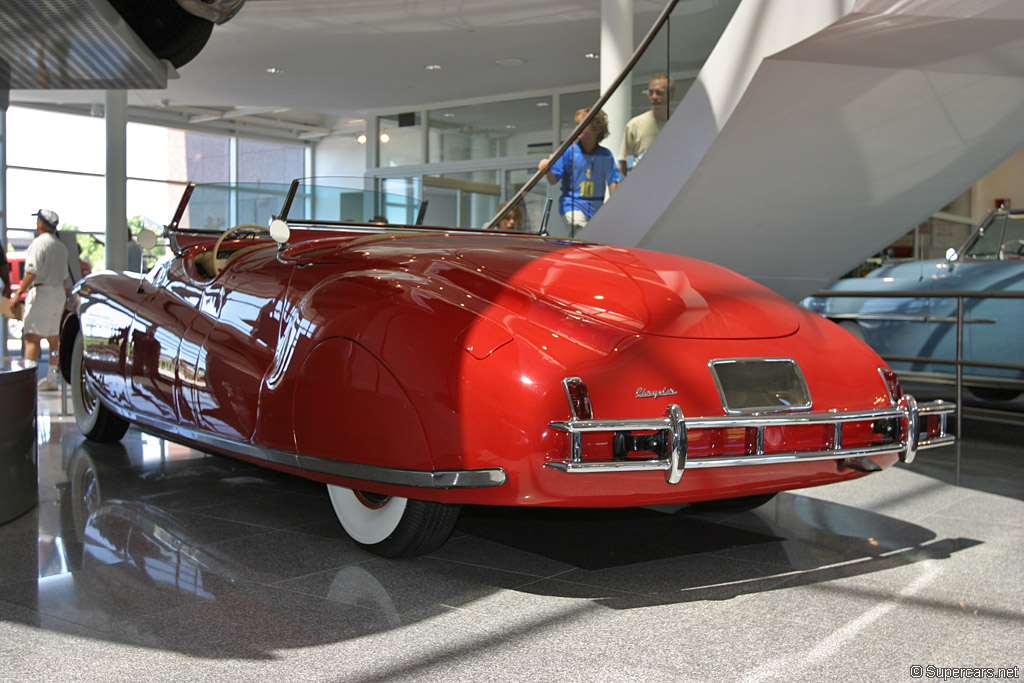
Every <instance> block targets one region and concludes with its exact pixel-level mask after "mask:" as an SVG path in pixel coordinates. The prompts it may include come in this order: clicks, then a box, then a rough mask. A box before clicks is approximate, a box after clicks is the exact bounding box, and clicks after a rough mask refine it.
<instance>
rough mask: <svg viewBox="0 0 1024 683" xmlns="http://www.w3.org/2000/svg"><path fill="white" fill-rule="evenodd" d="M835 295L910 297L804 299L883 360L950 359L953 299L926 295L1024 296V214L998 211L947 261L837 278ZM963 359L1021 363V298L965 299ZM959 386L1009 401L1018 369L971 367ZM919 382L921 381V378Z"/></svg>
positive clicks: (945, 373)
mask: <svg viewBox="0 0 1024 683" xmlns="http://www.w3.org/2000/svg"><path fill="white" fill-rule="evenodd" d="M826 289H831V290H836V291H844V290H845V291H872V292H875V291H877V292H880V293H881V292H884V293H898V292H907V293H908V294H909V293H911V292H913V293H916V294H917V295H916V296H915V295H911V296H908V297H897V298H882V297H878V298H861V297H824V296H815V297H809V298H807V299H804V301H803V304H804V306H806V307H807V308H808V309H810V310H812V311H815V312H817V313H820V314H821V315H823V316H825V317H827V318H829V319H831V320H833V321H835V322H837V323H839V324H840V325H842V326H843V327H845V328H847V329H848V330H850V331H851V332H853V333H854V334H856V335H858V336H860V337H861V338H862V339H864V340H865V341H866V342H867V343H868V344H869V345H870V346H872V347H873V348H874V349H875V350H876V351H877V352H878V353H880V354H881V355H882V356H884V357H887V358H889V357H893V356H915V357H925V358H932V359H954V358H955V357H956V314H957V300H956V298H953V297H943V298H928V297H926V296H923V295H921V293H922V292H928V291H938V290H943V291H952V290H957V291H970V292H984V291H990V292H992V291H994V292H1020V291H1022V290H1024V211H1009V210H1005V209H998V210H996V211H993V212H991V213H990V214H989V215H988V216H986V217H985V219H984V220H983V221H982V222H981V223H980V224H979V225H978V226H977V227H976V228H975V229H974V231H973V232H972V234H971V236H970V237H969V238H968V240H967V241H966V242H965V243H964V245H963V246H962V247H961V248H960V249H957V250H954V249H950V250H949V251H948V252H947V253H946V258H944V259H938V260H929V261H913V262H910V263H898V264H888V265H883V266H882V267H881V268H878V269H876V270H873V271H871V272H870V273H868V274H867V275H866V276H864V277H861V278H846V279H842V280H838V281H837V282H834V283H833V284H831V285H829V287H827V288H826ZM964 319H965V320H964V322H965V324H964V337H963V358H964V360H968V361H977V362H980V363H1013V364H1021V363H1024V360H1022V353H1021V351H1022V340H1024V300H1022V299H1013V298H993V297H988V298H983V297H979V298H973V297H972V298H967V299H965V300H964ZM891 364H892V366H893V369H895V370H896V371H897V372H901V371H902V372H901V374H905V373H906V371H908V370H909V371H912V372H921V373H925V377H928V378H930V379H938V380H942V379H946V380H948V379H949V377H951V376H952V375H953V373H954V372H955V368H954V366H952V365H943V364H938V363H928V362H899V361H895V362H892V363H891ZM964 375H965V382H964V383H965V385H966V386H968V387H969V388H970V390H971V392H972V393H974V394H975V395H977V396H978V397H979V398H986V399H1010V398H1013V397H1015V396H1016V395H1017V394H1019V393H1020V391H1021V390H1022V387H1021V385H1020V384H1019V382H1020V380H1022V379H1024V371H1021V370H1009V369H1000V368H992V367H986V366H984V365H973V366H967V367H965V368H964ZM922 378H923V377H922Z"/></svg>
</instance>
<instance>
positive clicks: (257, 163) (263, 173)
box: [238, 140, 306, 183]
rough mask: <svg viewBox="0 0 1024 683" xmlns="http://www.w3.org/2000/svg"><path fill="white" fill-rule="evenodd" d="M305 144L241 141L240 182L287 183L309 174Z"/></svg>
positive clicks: (239, 144) (239, 158) (239, 157)
mask: <svg viewBox="0 0 1024 683" xmlns="http://www.w3.org/2000/svg"><path fill="white" fill-rule="evenodd" d="M305 159H306V152H305V150H304V149H303V148H302V147H296V146H294V145H282V144H279V143H273V142H257V141H255V140H239V141H238V182H240V183H287V182H291V181H292V180H293V179H295V178H302V177H303V176H305V165H306V164H305Z"/></svg>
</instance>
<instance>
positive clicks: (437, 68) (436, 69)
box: [423, 64, 441, 71]
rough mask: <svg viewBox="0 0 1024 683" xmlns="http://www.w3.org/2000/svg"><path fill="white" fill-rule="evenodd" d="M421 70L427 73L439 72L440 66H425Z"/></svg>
mask: <svg viewBox="0 0 1024 683" xmlns="http://www.w3.org/2000/svg"><path fill="white" fill-rule="evenodd" d="M423 68H424V69H426V70H427V71H440V70H441V65H440V64H427V65H426V66H425V67H423Z"/></svg>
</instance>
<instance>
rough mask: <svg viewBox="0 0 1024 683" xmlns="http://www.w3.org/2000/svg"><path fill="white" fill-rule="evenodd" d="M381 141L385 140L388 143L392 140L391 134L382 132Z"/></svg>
mask: <svg viewBox="0 0 1024 683" xmlns="http://www.w3.org/2000/svg"><path fill="white" fill-rule="evenodd" d="M380 141H381V142H383V143H384V144H387V143H389V142H391V136H390V135H388V134H387V133H381V134H380Z"/></svg>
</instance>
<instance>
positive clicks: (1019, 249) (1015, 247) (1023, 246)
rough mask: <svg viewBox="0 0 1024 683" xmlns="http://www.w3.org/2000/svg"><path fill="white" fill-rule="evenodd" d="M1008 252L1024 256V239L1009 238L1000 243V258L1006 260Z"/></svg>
mask: <svg viewBox="0 0 1024 683" xmlns="http://www.w3.org/2000/svg"><path fill="white" fill-rule="evenodd" d="M1007 254H1010V255H1012V256H1024V240H1007V241H1005V242H1003V243H1002V244H1000V245H999V260H1000V261H1005V260H1006V256H1007Z"/></svg>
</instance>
